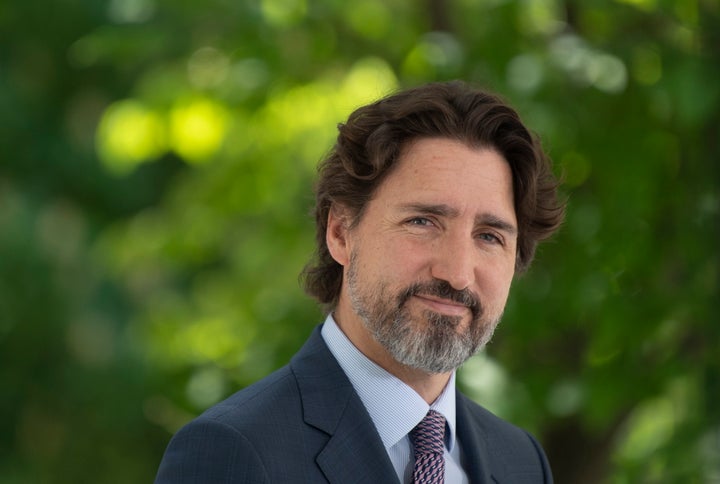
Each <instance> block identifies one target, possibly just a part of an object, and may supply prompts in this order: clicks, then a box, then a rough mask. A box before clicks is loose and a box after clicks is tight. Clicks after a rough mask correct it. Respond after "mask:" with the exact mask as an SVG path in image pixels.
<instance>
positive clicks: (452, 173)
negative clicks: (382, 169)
mask: <svg viewBox="0 0 720 484" xmlns="http://www.w3.org/2000/svg"><path fill="white" fill-rule="evenodd" d="M374 198H378V199H383V200H384V201H386V202H391V201H393V200H398V201H399V200H405V201H407V199H417V200H416V201H426V202H433V203H445V204H451V205H452V206H454V207H456V208H458V209H467V210H473V211H477V210H489V209H493V210H494V211H498V212H500V214H501V215H503V216H505V217H508V218H512V219H513V220H514V218H515V213H514V202H513V188H512V171H511V169H510V165H509V164H508V162H507V161H506V160H505V158H503V156H502V155H500V154H499V153H498V152H497V151H496V150H494V149H491V148H483V147H481V148H475V147H469V146H467V145H466V144H464V143H462V142H460V141H456V140H451V139H445V138H422V139H419V140H416V141H413V142H412V143H410V144H409V145H407V146H406V147H405V149H404V150H403V151H402V153H401V155H400V157H399V159H398V161H397V165H396V166H395V167H394V169H393V170H392V171H391V172H390V173H389V174H388V176H387V178H386V179H385V180H384V181H383V182H382V183H381V185H380V186H379V187H378V190H377V193H376V197H374Z"/></svg>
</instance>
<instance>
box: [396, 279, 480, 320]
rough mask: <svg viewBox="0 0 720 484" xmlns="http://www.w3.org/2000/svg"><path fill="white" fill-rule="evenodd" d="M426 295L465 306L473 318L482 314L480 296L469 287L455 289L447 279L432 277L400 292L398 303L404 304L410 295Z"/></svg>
mask: <svg viewBox="0 0 720 484" xmlns="http://www.w3.org/2000/svg"><path fill="white" fill-rule="evenodd" d="M418 295H427V296H435V297H439V298H442V299H447V300H449V301H453V302H456V303H458V304H462V305H463V306H467V308H468V309H470V312H471V313H472V316H473V319H477V318H478V317H480V315H481V314H482V311H483V308H482V304H481V303H480V298H479V297H478V296H477V295H476V294H475V293H474V292H472V291H470V290H469V289H462V290H457V289H455V288H454V287H452V286H451V285H450V283H448V282H447V281H442V280H439V279H434V280H432V281H429V282H416V283H414V284H412V285H410V286H408V287H407V288H405V290H404V291H403V292H402V293H401V294H400V297H399V299H400V305H403V304H405V302H407V300H408V299H410V298H411V297H412V296H418Z"/></svg>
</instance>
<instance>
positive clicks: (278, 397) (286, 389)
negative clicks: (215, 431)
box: [198, 366, 300, 427]
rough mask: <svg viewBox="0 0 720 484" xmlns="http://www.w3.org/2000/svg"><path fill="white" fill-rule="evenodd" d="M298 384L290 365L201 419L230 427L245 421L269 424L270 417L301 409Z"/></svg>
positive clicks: (249, 387)
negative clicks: (291, 409) (292, 408)
mask: <svg viewBox="0 0 720 484" xmlns="http://www.w3.org/2000/svg"><path fill="white" fill-rule="evenodd" d="M299 400H300V396H299V392H298V388H297V382H296V380H295V378H294V376H293V374H292V372H291V371H290V370H289V368H288V367H287V366H284V367H282V368H280V369H279V370H277V371H275V372H274V373H271V374H270V375H268V376H266V377H265V378H263V379H261V380H259V381H257V382H255V383H253V384H252V385H250V386H247V387H245V388H243V389H242V390H239V391H238V392H236V393H234V394H233V395H231V396H230V397H228V398H227V399H225V400H223V401H222V402H220V403H217V404H215V405H214V406H212V407H210V408H209V409H207V410H206V411H205V412H203V413H202V414H201V415H200V416H199V417H198V420H215V421H218V422H221V423H224V424H226V425H229V426H230V427H236V426H237V425H239V424H240V423H241V422H243V421H248V422H253V421H255V422H257V421H258V419H262V421H265V422H267V418H268V417H272V416H275V415H278V413H280V412H286V411H287V410H288V408H290V407H294V408H299Z"/></svg>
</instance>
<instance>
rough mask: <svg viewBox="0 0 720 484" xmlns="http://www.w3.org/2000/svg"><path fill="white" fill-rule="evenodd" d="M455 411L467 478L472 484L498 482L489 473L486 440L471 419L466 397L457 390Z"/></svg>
mask: <svg viewBox="0 0 720 484" xmlns="http://www.w3.org/2000/svg"><path fill="white" fill-rule="evenodd" d="M455 405H456V407H457V413H456V416H455V418H456V419H457V421H456V424H457V437H458V440H459V441H460V445H461V448H462V451H463V456H464V461H463V467H464V468H465V472H467V475H468V479H469V480H470V482H472V483H473V484H475V483H478V484H492V483H496V482H498V481H497V480H496V478H495V476H493V475H492V474H491V473H490V467H489V463H488V457H489V449H488V442H487V439H486V438H485V436H484V435H482V433H481V432H482V429H481V428H480V426H479V425H478V423H477V422H475V421H473V418H472V416H471V415H470V411H469V409H468V407H467V405H468V402H467V401H466V397H465V396H464V395H463V394H461V393H460V392H459V391H457V392H456V403H455Z"/></svg>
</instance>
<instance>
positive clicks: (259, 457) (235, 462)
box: [155, 327, 552, 484]
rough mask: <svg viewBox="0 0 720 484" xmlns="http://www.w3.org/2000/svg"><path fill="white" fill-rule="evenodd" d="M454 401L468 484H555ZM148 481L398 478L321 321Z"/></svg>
mask: <svg viewBox="0 0 720 484" xmlns="http://www.w3.org/2000/svg"><path fill="white" fill-rule="evenodd" d="M456 404H457V417H456V418H457V422H456V423H457V437H458V440H459V441H460V445H461V448H462V450H463V453H464V461H463V467H464V468H465V471H466V472H467V474H468V476H469V478H470V482H471V483H473V484H475V483H483V484H485V483H487V484H492V483H498V484H501V483H513V484H515V483H517V484H521V483H522V484H539V483H544V484H549V483H551V482H552V476H551V474H550V470H549V466H548V463H547V460H546V458H545V454H544V453H543V451H542V449H541V447H540V445H539V444H538V443H537V442H536V441H535V439H533V437H532V436H531V435H530V434H528V433H527V432H525V431H524V430H521V429H519V428H517V427H515V426H513V425H511V424H509V423H507V422H505V421H503V420H501V419H499V418H498V417H496V416H495V415H493V414H491V413H490V412H488V411H487V410H485V409H483V408H482V407H480V406H479V405H477V404H475V403H473V402H472V401H470V400H469V399H468V398H467V397H465V396H463V395H462V394H461V393H459V392H458V393H457V403H456ZM155 483H156V484H170V483H188V484H189V483H282V484H294V483H312V484H315V483H332V484H353V483H357V484H361V483H365V484H398V478H397V475H396V474H395V470H394V468H393V466H392V464H391V462H390V458H389V457H388V455H387V452H386V451H385V448H384V447H383V444H382V442H381V440H380V436H379V434H378V432H377V430H376V429H375V426H374V424H373V422H372V420H371V419H370V416H369V415H368V413H367V411H366V409H365V407H364V405H363V403H362V401H361V400H360V397H359V396H358V395H357V393H356V392H355V390H354V388H353V386H352V384H351V383H350V381H349V380H348V378H347V376H346V375H345V373H344V372H343V370H342V368H341V367H340V365H339V364H338V363H337V361H336V360H335V357H334V356H333V355H332V353H331V352H330V350H329V349H328V347H327V346H326V345H325V341H324V340H323V338H322V336H321V335H320V327H318V328H316V329H315V331H314V332H313V333H312V335H311V336H310V338H309V339H308V341H307V342H306V343H305V345H304V346H303V347H302V349H301V350H300V351H299V352H298V353H297V354H296V355H295V356H294V357H293V358H292V360H291V361H290V364H289V365H287V366H285V367H283V368H281V369H280V370H278V371H276V372H275V373H273V374H271V375H269V376H268V377H267V378H264V379H262V380H260V381H259V382H257V383H255V384H253V385H251V386H249V387H247V388H245V389H243V390H241V391H239V392H237V393H236V394H234V395H233V396H231V397H230V398H228V399H227V400H225V401H223V402H221V403H219V404H217V405H215V406H214V407H212V408H210V409H209V410H207V411H206V412H205V413H203V414H202V415H201V416H199V417H198V418H196V419H195V420H193V421H192V422H190V423H189V424H188V425H186V426H185V427H183V428H182V429H180V431H178V433H177V434H175V436H174V437H173V438H172V440H171V441H170V444H169V445H168V448H167V450H166V451H165V456H164V457H163V459H162V462H161V464H160V469H159V471H158V475H157V478H156V480H155ZM447 484H452V483H447Z"/></svg>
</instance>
